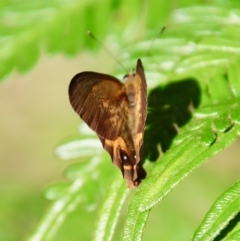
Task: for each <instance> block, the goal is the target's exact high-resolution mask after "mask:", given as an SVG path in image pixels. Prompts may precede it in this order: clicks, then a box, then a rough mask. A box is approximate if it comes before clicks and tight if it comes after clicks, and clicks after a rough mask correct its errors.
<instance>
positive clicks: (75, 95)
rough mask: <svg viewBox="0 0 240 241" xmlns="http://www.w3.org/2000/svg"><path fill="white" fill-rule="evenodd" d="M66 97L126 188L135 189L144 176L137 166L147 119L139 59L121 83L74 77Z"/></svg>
mask: <svg viewBox="0 0 240 241" xmlns="http://www.w3.org/2000/svg"><path fill="white" fill-rule="evenodd" d="M69 98H70V102H71V105H72V107H73V109H74V110H75V111H76V112H77V113H78V114H79V116H80V117H81V118H82V119H83V120H84V121H85V122H86V123H87V124H88V126H89V127H90V128H92V129H93V130H94V131H95V132H96V133H97V135H98V137H99V139H100V140H101V142H102V145H103V148H104V149H105V150H106V151H107V152H108V153H109V154H110V156H111V158H112V161H113V163H114V164H115V165H116V166H118V167H119V168H120V170H121V171H122V174H123V177H124V178H125V179H127V180H128V186H129V187H134V186H138V185H139V183H140V182H141V180H142V179H143V178H145V176H146V173H145V171H144V170H143V169H142V167H141V166H139V162H140V148H141V146H142V143H143V133H144V128H145V121H146V116H147V85H146V79H145V75H144V69H143V66H142V63H141V60H140V59H139V60H138V61H137V67H136V73H134V72H133V71H130V72H129V74H128V75H127V76H126V77H125V79H124V83H122V82H120V81H119V80H118V79H117V78H115V77H113V76H110V75H106V74H101V73H95V72H89V71H87V72H82V73H79V74H77V75H75V76H74V77H73V79H72V80H71V83H70V86H69Z"/></svg>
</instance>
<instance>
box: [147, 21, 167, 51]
mask: <svg viewBox="0 0 240 241" xmlns="http://www.w3.org/2000/svg"><path fill="white" fill-rule="evenodd" d="M166 28H167V26H163V27H162V29H161V31H160V33H159V36H161V35H162V34H163V32H164V30H165V29H166ZM159 36H156V37H155V38H154V39H153V40H152V42H151V43H150V45H149V47H148V49H147V50H146V51H145V53H144V54H143V56H146V55H147V53H148V52H149V50H150V49H151V48H152V46H153V43H154V42H155V40H156V39H157V38H158V37H159Z"/></svg>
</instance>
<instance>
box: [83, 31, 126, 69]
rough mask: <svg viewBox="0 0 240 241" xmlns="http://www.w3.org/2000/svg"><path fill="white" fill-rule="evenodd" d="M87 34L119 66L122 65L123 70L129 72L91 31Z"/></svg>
mask: <svg viewBox="0 0 240 241" xmlns="http://www.w3.org/2000/svg"><path fill="white" fill-rule="evenodd" d="M87 34H88V35H89V36H90V37H91V38H93V39H94V40H95V41H97V42H98V43H99V44H100V45H101V46H102V47H103V48H104V49H105V51H106V52H107V53H108V54H109V55H110V56H112V58H113V59H114V60H115V61H116V62H117V63H118V64H119V65H121V66H122V68H123V69H124V70H125V71H126V72H128V71H127V70H126V68H125V67H124V66H123V65H122V63H121V62H120V61H119V60H118V59H117V58H116V57H115V56H114V55H113V54H112V53H111V52H110V51H109V50H108V49H107V48H106V47H105V46H104V45H103V44H102V43H101V42H100V41H99V40H98V39H97V38H96V37H95V36H94V35H93V34H92V32H91V31H87Z"/></svg>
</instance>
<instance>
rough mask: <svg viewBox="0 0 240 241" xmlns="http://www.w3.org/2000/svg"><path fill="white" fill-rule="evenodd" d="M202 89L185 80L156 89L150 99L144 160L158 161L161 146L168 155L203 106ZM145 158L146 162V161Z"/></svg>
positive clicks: (195, 82) (192, 80) (194, 81)
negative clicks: (173, 142)
mask: <svg viewBox="0 0 240 241" xmlns="http://www.w3.org/2000/svg"><path fill="white" fill-rule="evenodd" d="M200 93H201V92H200V87H199V85H198V83H197V81H196V80H195V79H191V78H189V79H184V80H181V81H178V82H174V83H171V84H168V85H166V86H164V87H157V88H155V89H153V90H152V91H151V92H150V94H149V96H148V117H147V121H146V129H145V134H144V146H143V148H144V157H145V158H148V159H149V160H150V161H156V160H157V159H158V157H159V145H160V146H161V149H162V151H163V152H166V151H167V150H168V149H169V148H170V146H171V143H172V141H173V139H174V137H175V136H176V135H177V133H178V128H179V127H182V126H183V125H185V124H186V123H187V122H188V121H189V120H190V119H191V117H192V111H193V110H194V109H195V108H197V107H198V106H199V103H200ZM145 158H144V159H143V160H145Z"/></svg>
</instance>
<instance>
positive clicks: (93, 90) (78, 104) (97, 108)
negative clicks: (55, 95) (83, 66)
mask: <svg viewBox="0 0 240 241" xmlns="http://www.w3.org/2000/svg"><path fill="white" fill-rule="evenodd" d="M69 97H70V102H71V105H72V107H73V109H74V110H75V111H76V112H77V113H78V114H79V115H80V117H81V118H82V119H83V120H84V121H85V122H86V123H87V124H88V125H89V127H91V128H92V129H93V130H94V131H96V133H97V134H98V135H99V136H101V137H103V138H106V139H109V140H115V139H116V138H117V137H118V135H119V129H120V127H121V125H122V122H123V116H124V115H123V112H124V108H123V107H124V106H126V104H127V100H126V95H125V87H124V85H123V84H122V83H121V82H120V81H119V80H118V79H116V78H114V77H112V76H109V75H105V74H100V73H95V72H82V73H79V74H77V75H76V76H75V77H74V78H73V79H72V81H71V83H70V86H69Z"/></svg>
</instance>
